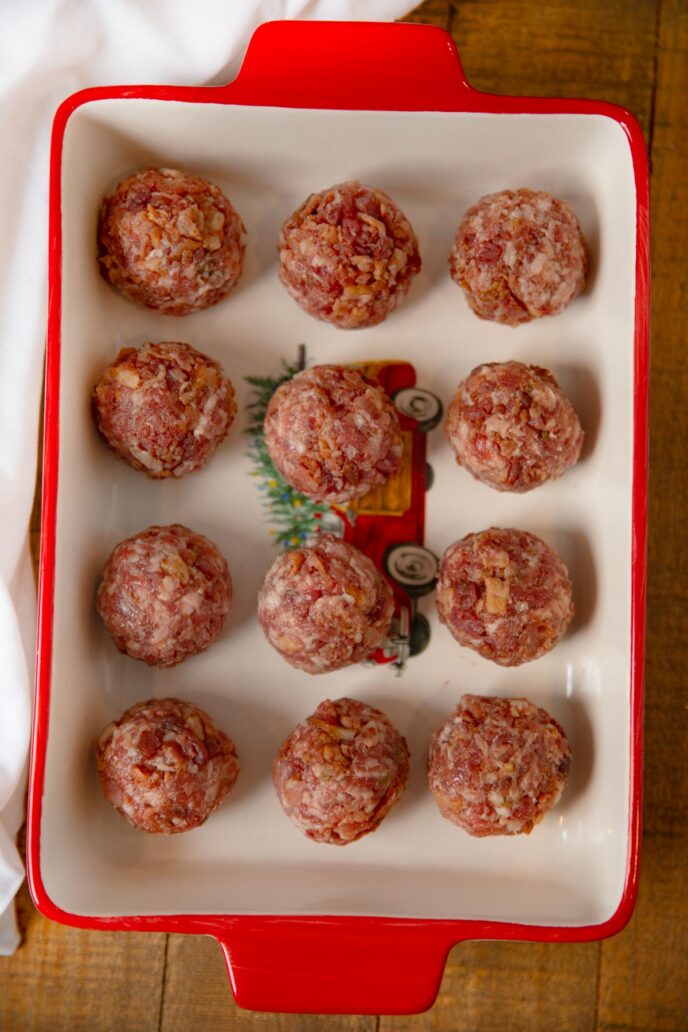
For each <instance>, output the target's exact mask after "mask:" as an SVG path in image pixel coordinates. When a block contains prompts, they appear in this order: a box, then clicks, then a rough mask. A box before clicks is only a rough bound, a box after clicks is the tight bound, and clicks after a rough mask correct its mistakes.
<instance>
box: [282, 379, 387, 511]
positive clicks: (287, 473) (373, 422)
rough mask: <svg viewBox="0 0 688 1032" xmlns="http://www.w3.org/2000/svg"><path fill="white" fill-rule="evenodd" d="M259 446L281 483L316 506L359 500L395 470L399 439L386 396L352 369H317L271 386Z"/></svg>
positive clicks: (380, 389) (383, 481)
mask: <svg viewBox="0 0 688 1032" xmlns="http://www.w3.org/2000/svg"><path fill="white" fill-rule="evenodd" d="M265 444H266V446H267V449H268V452H269V453H270V458H271V459H272V461H273V462H274V464H275V465H276V466H277V469H278V470H279V471H280V473H281V474H282V476H283V477H284V479H285V480H286V481H287V482H288V483H289V484H291V486H292V487H294V488H296V490H297V491H301V492H302V493H303V494H305V495H308V497H309V498H313V499H314V500H315V501H318V502H329V503H330V504H335V503H337V502H346V501H349V500H350V499H352V498H361V497H362V496H363V495H366V494H368V492H369V491H371V490H372V488H374V487H379V485H380V484H384V483H385V482H386V481H387V480H389V478H390V477H392V476H394V475H395V474H396V473H398V472H399V469H400V467H401V459H402V454H403V450H404V447H403V441H402V436H401V429H400V427H399V417H398V416H397V411H396V409H395V408H394V405H393V404H392V402H391V401H390V399H389V397H388V395H387V394H385V392H384V391H383V390H382V388H381V387H379V386H378V385H377V384H375V383H373V382H372V381H370V380H368V379H366V377H364V376H362V375H361V373H359V372H357V371H356V370H355V369H346V368H344V367H342V366H335V365H321V366H314V367H313V368H312V369H305V370H304V371H303V372H302V373H297V374H296V376H295V377H293V379H291V380H287V382H286V383H283V384H282V385H281V387H278V388H277V390H276V391H275V393H274V394H273V396H272V398H271V399H270V404H269V405H268V410H267V414H266V416H265Z"/></svg>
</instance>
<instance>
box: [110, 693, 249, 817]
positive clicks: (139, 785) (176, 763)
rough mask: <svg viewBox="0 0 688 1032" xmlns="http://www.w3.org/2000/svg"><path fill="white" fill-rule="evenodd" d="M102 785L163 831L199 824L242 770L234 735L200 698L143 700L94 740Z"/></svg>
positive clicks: (120, 804)
mask: <svg viewBox="0 0 688 1032" xmlns="http://www.w3.org/2000/svg"><path fill="white" fill-rule="evenodd" d="M95 749H96V763H97V765H98V773H99V774H100V778H101V781H102V783H103V793H104V795H105V798H106V799H107V800H108V802H110V803H112V805H113V806H114V807H116V808H117V809H118V810H119V812H120V813H121V814H122V816H123V817H125V818H126V819H127V820H128V821H129V823H130V824H132V825H133V826H134V827H135V828H138V829H140V830H141V831H149V832H153V833H154V834H157V835H176V834H177V833H178V832H181V831H189V830H190V829H191V828H197V827H198V825H199V824H203V822H204V821H205V820H206V819H207V818H208V817H209V816H210V814H211V813H212V812H213V810H216V809H217V808H218V806H219V805H220V804H221V803H223V802H224V800H225V799H226V798H227V796H228V795H229V793H230V792H231V790H232V788H233V787H234V783H235V781H236V779H237V776H238V774H239V761H238V760H237V755H236V749H235V748H234V743H233V742H231V741H230V740H229V738H227V736H226V735H225V734H223V733H222V731H220V730H219V729H218V728H217V727H216V726H215V724H214V723H213V722H212V720H211V719H210V717H209V716H208V714H207V713H204V712H203V710H202V709H199V707H198V706H193V705H192V704H191V703H189V702H181V700H179V699H151V700H150V701H149V702H139V703H138V704H137V705H136V706H132V708H131V709H129V710H127V712H126V713H125V714H124V715H123V716H122V717H121V718H120V719H119V720H117V721H115V722H114V723H113V724H108V726H107V727H106V728H105V730H104V731H103V733H102V735H101V736H100V738H99V739H98V741H97V742H96V743H95Z"/></svg>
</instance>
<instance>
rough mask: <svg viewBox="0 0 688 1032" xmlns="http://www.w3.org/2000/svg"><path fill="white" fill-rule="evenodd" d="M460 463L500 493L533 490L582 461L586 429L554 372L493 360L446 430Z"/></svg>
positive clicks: (452, 410) (460, 396)
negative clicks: (582, 426) (582, 427)
mask: <svg viewBox="0 0 688 1032" xmlns="http://www.w3.org/2000/svg"><path fill="white" fill-rule="evenodd" d="M444 429H445V432H446V434H447V437H448V438H449V443H450V444H451V446H452V448H453V449H454V453H455V455H456V461H457V462H458V463H459V464H460V465H461V466H464V467H465V468H466V469H467V470H468V471H469V473H472V474H473V476H474V477H475V478H476V480H482V482H483V483H484V484H489V485H490V487H496V488H497V490H498V491H518V492H523V491H530V490H531V488H533V487H537V486H538V484H542V483H543V482H544V481H545V480H555V479H556V478H557V477H560V476H561V475H562V473H564V472H565V471H566V470H567V469H568V468H569V466H573V465H574V464H575V463H576V462H577V461H578V458H579V456H580V452H581V448H582V446H583V431H582V430H581V425H580V422H579V421H578V416H577V415H576V413H575V410H574V408H573V405H572V404H571V402H570V401H569V399H568V398H567V397H566V395H565V394H564V392H563V391H562V390H561V388H560V387H559V385H558V383H557V381H556V380H555V379H554V377H553V376H552V374H551V373H550V372H549V370H547V369H541V368H540V367H539V366H528V365H524V364H523V363H522V362H501V363H499V362H489V363H487V364H486V365H481V366H478V368H477V369H474V370H473V372H472V373H471V374H470V375H469V376H468V377H466V379H465V380H464V381H463V383H462V384H460V385H459V388H458V390H457V392H456V395H455V396H454V400H453V401H452V403H451V405H450V406H449V411H448V413H447V420H446V422H445V425H444Z"/></svg>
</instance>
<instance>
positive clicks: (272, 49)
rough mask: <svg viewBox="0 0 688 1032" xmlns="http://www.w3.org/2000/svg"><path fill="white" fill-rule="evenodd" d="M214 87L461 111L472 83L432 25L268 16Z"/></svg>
mask: <svg viewBox="0 0 688 1032" xmlns="http://www.w3.org/2000/svg"><path fill="white" fill-rule="evenodd" d="M217 92H218V94H219V96H220V99H221V100H224V101H226V102H227V103H238V104H253V105H265V106H276V107H303V108H347V109H353V110H377V111H463V110H467V109H470V108H471V106H472V104H471V98H472V97H473V96H474V92H475V91H474V90H473V89H472V88H471V86H469V84H468V82H467V81H466V78H465V76H464V74H463V69H462V67H461V61H460V60H459V55H458V53H457V50H456V46H455V45H454V41H453V40H452V38H451V36H450V35H449V33H447V32H445V31H444V29H440V28H437V27H435V26H433V25H409V24H400V23H397V22H386V23H382V22H316V21H298V22H297V21H275V22H266V23H265V24H263V25H261V26H259V28H257V29H256V31H255V32H254V34H253V36H252V37H251V42H250V43H249V46H248V50H247V52H246V56H245V58H244V62H243V64H242V66H241V70H240V71H239V74H238V76H237V77H236V79H235V80H234V81H233V82H231V83H229V84H228V85H227V86H220V87H217ZM223 94H224V96H223Z"/></svg>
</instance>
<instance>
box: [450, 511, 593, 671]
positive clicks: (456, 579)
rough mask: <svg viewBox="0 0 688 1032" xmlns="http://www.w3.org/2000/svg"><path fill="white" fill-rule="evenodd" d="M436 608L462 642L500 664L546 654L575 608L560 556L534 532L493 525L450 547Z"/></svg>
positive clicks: (518, 662) (569, 583) (513, 662)
mask: <svg viewBox="0 0 688 1032" xmlns="http://www.w3.org/2000/svg"><path fill="white" fill-rule="evenodd" d="M437 609H438V612H439V617H440V620H441V622H442V623H444V624H446V625H447V627H448V628H449V630H450V631H451V633H452V634H453V635H454V637H455V638H456V640H457V641H458V642H459V643H460V644H461V645H465V646H467V647H468V648H469V649H475V651H476V652H479V653H480V655H481V656H484V658H485V659H491V660H493V661H494V662H495V663H499V665H500V666H519V665H520V664H521V663H527V662H528V661H529V660H531V659H538V658H539V657H540V656H544V655H545V653H546V652H549V651H550V649H553V648H554V646H555V645H556V644H557V642H558V641H559V640H560V639H561V638H562V637H563V635H564V632H565V631H566V628H567V627H568V625H569V623H570V621H571V618H572V616H573V613H574V607H573V601H572V598H571V581H570V580H569V576H568V571H567V569H566V567H565V566H564V564H563V562H562V561H561V559H560V558H559V556H558V555H557V554H556V553H555V552H554V551H553V550H552V549H551V548H549V546H548V545H546V544H545V542H544V541H542V540H541V539H540V538H539V537H536V536H535V534H528V533H527V532H526V531H524V530H499V529H497V528H495V527H492V528H491V529H490V530H483V531H482V532H481V533H479V534H468V535H467V536H466V537H465V538H462V540H461V541H455V542H454V544H453V545H450V546H449V548H448V549H447V551H446V552H445V553H444V556H443V557H442V562H441V563H440V574H439V579H438V582H437Z"/></svg>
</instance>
